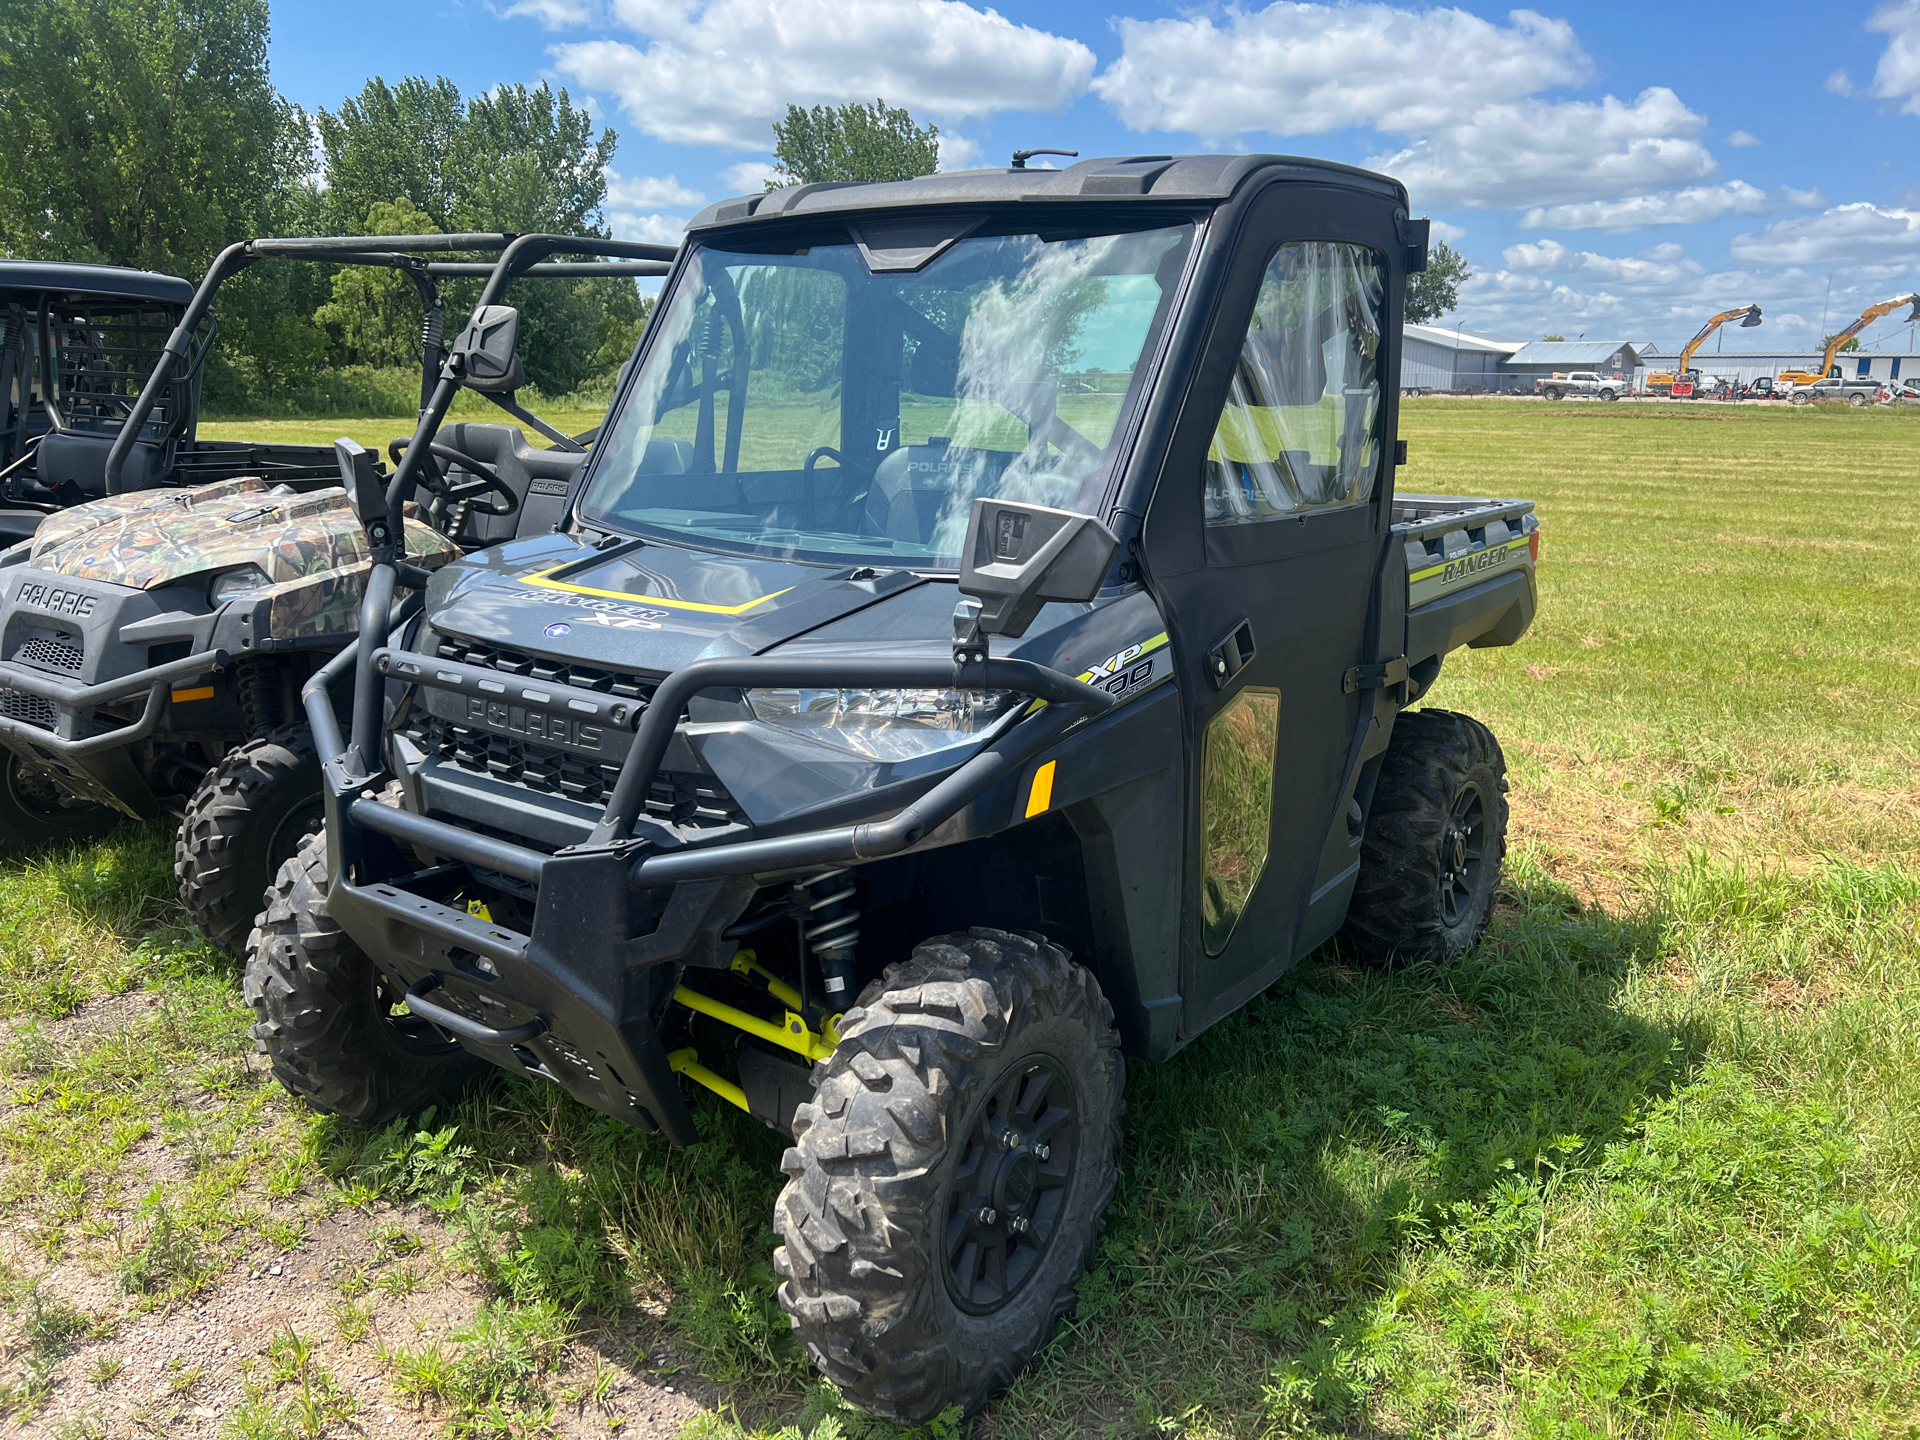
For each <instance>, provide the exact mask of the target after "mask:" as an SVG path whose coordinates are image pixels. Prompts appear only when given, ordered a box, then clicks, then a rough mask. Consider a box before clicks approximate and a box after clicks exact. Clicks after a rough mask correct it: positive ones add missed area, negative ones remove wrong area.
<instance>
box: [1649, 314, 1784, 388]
mask: <svg viewBox="0 0 1920 1440" xmlns="http://www.w3.org/2000/svg"><path fill="white" fill-rule="evenodd" d="M1729 320H1738V321H1739V322H1740V328H1741V329H1742V330H1751V329H1752V328H1753V327H1754V326H1756V325H1758V324H1759V323H1760V307H1759V306H1758V305H1742V306H1741V307H1740V308H1739V309H1738V310H1722V311H1721V312H1720V313H1719V314H1718V315H1716V316H1714V317H1713V318H1712V319H1711V320H1709V321H1707V323H1706V324H1704V325H1702V326H1701V327H1700V333H1699V334H1698V335H1696V336H1694V337H1693V339H1691V340H1689V341H1688V342H1687V348H1686V349H1684V350H1682V351H1681V352H1680V365H1679V368H1678V369H1677V370H1675V371H1672V372H1668V371H1664V370H1663V371H1661V372H1660V373H1659V374H1657V375H1649V376H1647V389H1648V390H1651V391H1653V392H1655V393H1656V394H1661V395H1671V396H1672V397H1673V398H1674V399H1676V400H1686V399H1690V398H1691V397H1692V395H1693V393H1694V387H1695V386H1696V385H1697V384H1698V382H1699V379H1700V372H1699V371H1697V370H1694V369H1692V368H1690V367H1691V366H1692V364H1693V352H1694V351H1696V350H1698V349H1699V348H1700V347H1701V346H1702V345H1704V344H1706V343H1707V337H1708V336H1710V335H1712V334H1713V332H1714V331H1716V330H1718V329H1719V328H1720V327H1721V326H1722V325H1724V324H1726V323H1727V322H1728V321H1729Z"/></svg>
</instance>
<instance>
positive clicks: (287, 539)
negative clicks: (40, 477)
mask: <svg viewBox="0 0 1920 1440" xmlns="http://www.w3.org/2000/svg"><path fill="white" fill-rule="evenodd" d="M406 531H407V553H408V558H409V559H411V560H413V561H414V562H415V563H416V564H419V565H423V566H426V567H427V568H430V569H431V568H434V567H437V566H440V565H443V564H445V563H446V562H447V561H448V560H450V559H451V558H452V557H453V556H454V554H455V553H456V552H455V549H454V546H453V543H452V542H451V541H449V540H448V539H447V538H446V537H445V536H444V535H441V534H440V533H439V532H438V531H436V530H434V529H432V528H430V527H429V526H427V525H424V524H422V523H420V522H419V521H418V520H413V519H409V520H408V521H407V526H406ZM32 544H33V549H32V551H31V558H30V559H29V561H28V563H29V564H30V565H32V566H33V567H34V568H35V569H36V570H46V571H52V572H54V573H56V574H60V575H73V576H78V577H81V578H84V579H89V580H105V581H108V582H110V583H112V584H115V585H125V586H128V587H130V588H132V589H135V590H150V589H152V588H153V587H154V586H156V585H166V584H170V583H172V582H173V581H176V580H184V579H187V578H188V577H189V576H193V575H199V574H211V573H213V572H215V571H220V570H231V569H233V568H234V567H236V566H240V565H249V564H251V565H258V566H259V567H260V568H261V570H263V571H265V572H266V575H267V578H268V580H269V582H270V583H271V584H272V585H273V586H275V587H276V588H277V587H279V586H281V585H286V584H290V583H293V582H298V581H304V580H309V579H312V578H313V577H316V576H319V575H323V574H325V573H327V572H329V571H338V570H343V569H349V568H353V567H358V566H361V565H363V564H364V563H365V561H366V559H367V542H366V536H365V535H364V534H363V533H362V531H361V529H360V522H359V521H358V520H356V519H355V518H354V516H353V511H352V510H351V509H350V508H349V507H348V505H347V496H346V492H345V491H344V490H339V489H335V488H331V487H329V488H328V489H325V490H316V491H311V492H309V493H307V494H304V495H300V494H295V493H294V492H293V491H291V490H289V489H287V488H286V487H284V486H280V487H273V486H269V485H268V483H267V482H266V481H265V480H260V479H253V478H249V479H243V480H228V481H225V482H223V483H221V484H218V485H207V486H203V487H201V488H198V489H191V490H142V491H139V492H137V493H135V494H131V495H111V496H108V497H107V498H105V499H102V500H94V501H91V502H89V503H87V504H85V505H77V506H75V507H74V508H73V509H71V510H66V511H63V512H61V513H60V514H57V515H50V516H48V517H47V519H46V520H44V521H43V522H42V523H41V525H40V528H39V530H38V531H36V532H35V534H34V537H33V542H32Z"/></svg>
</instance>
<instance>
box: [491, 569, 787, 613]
mask: <svg viewBox="0 0 1920 1440" xmlns="http://www.w3.org/2000/svg"><path fill="white" fill-rule="evenodd" d="M559 568H560V567H559V566H555V567H554V569H559ZM551 574H553V571H552V570H542V571H541V572H540V573H539V574H538V575H522V576H521V577H520V583H521V584H522V585H537V586H538V587H539V588H540V589H542V590H565V591H566V592H567V593H568V594H570V595H599V596H601V597H603V598H605V599H608V600H624V601H626V602H627V603H628V604H629V605H665V606H667V607H668V608H669V609H673V610H697V611H699V612H700V613H701V614H703V615H744V614H746V613H747V611H749V610H751V609H753V607H754V606H756V605H764V604H766V603H767V601H769V600H778V599H779V598H780V597H781V596H782V595H784V594H786V593H787V590H791V589H792V588H793V587H792V586H791V585H789V586H787V589H786V590H776V591H774V592H773V594H771V595H762V596H761V597H760V598H759V599H758V600H749V601H747V602H746V604H744V605H703V604H701V603H700V602H699V601H697V600H668V599H665V598H664V597H662V596H659V595H635V594H633V593H632V592H631V591H627V590H596V589H594V588H593V587H592V586H591V585H569V584H567V583H566V582H565V581H564V580H549V579H548V578H547V577H548V576H549V575H551Z"/></svg>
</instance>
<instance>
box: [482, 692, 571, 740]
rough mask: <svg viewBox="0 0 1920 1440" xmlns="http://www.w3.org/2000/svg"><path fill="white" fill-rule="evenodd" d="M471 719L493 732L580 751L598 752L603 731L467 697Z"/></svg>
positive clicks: (552, 716)
mask: <svg viewBox="0 0 1920 1440" xmlns="http://www.w3.org/2000/svg"><path fill="white" fill-rule="evenodd" d="M467 719H468V720H470V721H473V722H476V723H478V724H481V725H484V726H486V727H487V728H488V729H489V730H505V731H507V732H508V733H509V734H513V735H524V736H526V737H527V738H528V739H529V740H546V741H550V742H551V743H553V744H556V745H571V746H573V747H574V748H575V749H577V750H598V749H599V748H600V737H601V734H602V727H601V726H598V725H582V724H581V723H580V722H579V721H578V720H569V719H567V718H566V717H565V716H564V715H548V714H545V713H543V712H542V711H539V710H529V709H527V708H526V707H524V706H521V705H509V704H507V702H506V701H504V700H482V699H481V698H480V697H479V696H478V695H469V696H467Z"/></svg>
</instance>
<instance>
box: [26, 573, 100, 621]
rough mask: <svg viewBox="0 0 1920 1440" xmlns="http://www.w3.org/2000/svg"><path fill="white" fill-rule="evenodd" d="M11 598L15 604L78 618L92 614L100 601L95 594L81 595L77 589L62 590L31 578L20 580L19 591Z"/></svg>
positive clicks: (82, 618) (84, 617) (81, 618)
mask: <svg viewBox="0 0 1920 1440" xmlns="http://www.w3.org/2000/svg"><path fill="white" fill-rule="evenodd" d="M13 600H14V603H15V604H16V605H29V606H32V607H33V608H34V609H35V610H39V611H42V612H44V613H47V614H51V615H72V616H74V617H75V618H76V619H80V620H84V619H86V618H87V617H88V616H89V615H91V614H93V610H94V606H96V605H98V604H99V603H100V602H99V598H98V597H97V596H93V595H82V594H81V593H80V592H79V591H78V590H62V589H60V588H58V587H57V586H53V585H42V584H40V583H38V582H37V581H33V580H24V581H22V582H21V584H20V590H19V593H18V594H16V595H15V596H14V597H13Z"/></svg>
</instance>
